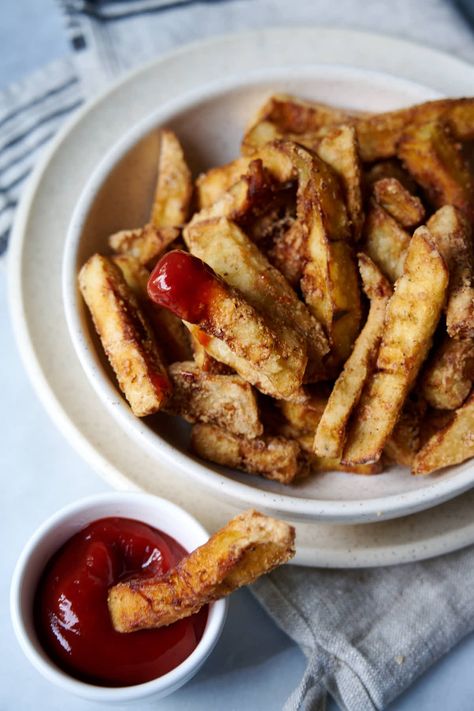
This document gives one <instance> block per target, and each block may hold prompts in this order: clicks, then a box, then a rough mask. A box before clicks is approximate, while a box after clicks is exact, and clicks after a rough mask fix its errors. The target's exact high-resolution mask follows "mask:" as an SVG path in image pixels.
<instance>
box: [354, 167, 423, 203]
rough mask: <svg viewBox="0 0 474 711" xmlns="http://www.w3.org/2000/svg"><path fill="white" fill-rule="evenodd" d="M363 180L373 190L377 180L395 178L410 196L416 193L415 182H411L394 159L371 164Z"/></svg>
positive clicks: (405, 171)
mask: <svg viewBox="0 0 474 711" xmlns="http://www.w3.org/2000/svg"><path fill="white" fill-rule="evenodd" d="M365 178H366V182H367V185H368V187H369V188H373V186H374V185H375V183H376V182H377V181H378V180H384V179H385V178H395V179H396V180H398V182H399V183H401V184H402V185H403V187H404V188H405V190H408V192H409V193H410V194H411V195H415V193H416V192H417V191H418V186H417V184H416V182H415V181H414V180H413V178H412V177H411V175H410V173H409V172H408V171H407V170H405V168H404V167H403V165H402V164H401V162H400V161H399V160H397V159H396V158H389V159H388V160H379V161H377V162H376V163H372V165H371V166H370V167H368V169H367V172H366V174H365Z"/></svg>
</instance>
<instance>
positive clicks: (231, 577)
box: [108, 510, 295, 632]
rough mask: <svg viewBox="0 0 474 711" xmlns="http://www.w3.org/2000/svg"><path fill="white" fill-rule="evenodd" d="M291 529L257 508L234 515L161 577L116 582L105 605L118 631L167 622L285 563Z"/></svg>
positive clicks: (292, 540) (290, 546) (292, 542)
mask: <svg viewBox="0 0 474 711" xmlns="http://www.w3.org/2000/svg"><path fill="white" fill-rule="evenodd" d="M294 554H295V529H294V528H293V527H292V526H289V525H288V524H287V523H284V522H283V521H278V520H276V519H274V518H271V517H270V516H265V515H264V514H261V513H259V512H258V511H252V510H251V511H246V512H245V513H242V514H239V515H238V516H236V517H235V518H233V519H232V520H231V521H229V523H227V524H226V526H224V528H222V529H220V530H219V531H217V533H215V534H214V535H213V536H212V537H211V538H210V539H209V541H207V543H205V544H204V545H202V546H201V547H200V548H197V549H196V550H195V551H193V552H192V553H190V554H189V555H187V556H185V557H184V558H183V559H182V560H181V561H180V562H179V563H178V565H177V566H176V567H175V568H172V569H171V570H169V571H168V572H167V573H165V574H164V575H163V576H162V577H160V578H151V579H143V578H142V579H140V578H138V579H136V580H131V581H129V582H126V583H119V584H118V585H114V586H113V587H112V588H111V589H110V591H109V597H108V605H109V612H110V615H111V618H112V623H113V625H114V627H115V629H116V630H117V631H118V632H133V631H136V630H139V629H150V628H153V627H163V626H165V625H170V624H172V623H173V622H176V621H177V620H180V619H182V618H183V617H189V616H190V615H192V614H194V613H195V612H198V611H199V610H200V609H201V608H202V607H203V606H204V605H207V604H208V603H210V602H213V601H214V600H218V599H220V598H222V597H225V596H226V595H229V594H230V593H231V592H233V591H234V590H236V589H237V588H240V587H242V585H249V584H250V583H253V582H254V581H255V580H256V579H257V578H259V577H260V576H261V575H264V574H265V573H268V572H270V570H273V569H274V568H276V567H277V566H279V565H282V564H283V563H287V562H288V561H289V560H290V559H291V558H292V557H293V556H294Z"/></svg>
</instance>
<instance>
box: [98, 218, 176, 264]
mask: <svg viewBox="0 0 474 711" xmlns="http://www.w3.org/2000/svg"><path fill="white" fill-rule="evenodd" d="M178 237H179V230H178V229H176V228H175V227H155V226H154V225H145V227H139V228H138V229H136V230H122V231H121V232H116V233H115V234H113V235H111V236H110V237H109V245H110V247H111V248H112V249H113V250H114V252H117V253H118V254H124V255H126V256H130V257H134V258H135V259H138V261H139V262H140V264H143V266H145V267H148V268H150V269H151V268H153V267H154V266H155V264H156V261H157V259H158V257H159V256H160V254H162V253H163V252H164V251H165V249H166V248H167V247H169V246H170V244H172V243H173V242H174V241H175V240H176V239H177V238H178Z"/></svg>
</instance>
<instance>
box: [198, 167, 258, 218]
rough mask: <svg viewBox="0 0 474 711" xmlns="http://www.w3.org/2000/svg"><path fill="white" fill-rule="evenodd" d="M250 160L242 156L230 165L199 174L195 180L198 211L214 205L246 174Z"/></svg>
mask: <svg viewBox="0 0 474 711" xmlns="http://www.w3.org/2000/svg"><path fill="white" fill-rule="evenodd" d="M251 160H252V159H251V158H245V157H243V156H242V157H241V158H237V159H236V160H233V161H232V162H231V163H227V164H226V165H221V166H218V167H217V168H211V169H210V170H208V171H207V172H206V173H201V175H200V176H199V177H198V178H197V179H196V193H197V201H198V207H199V209H200V210H202V209H203V208H206V207H210V206H211V205H214V203H215V202H217V200H219V199H220V198H221V197H222V196H223V195H224V193H226V192H227V191H228V190H229V188H230V187H231V186H232V185H234V183H236V182H237V181H238V180H239V178H241V176H242V175H243V174H244V173H246V172H247V170H248V167H249V163H250V161H251Z"/></svg>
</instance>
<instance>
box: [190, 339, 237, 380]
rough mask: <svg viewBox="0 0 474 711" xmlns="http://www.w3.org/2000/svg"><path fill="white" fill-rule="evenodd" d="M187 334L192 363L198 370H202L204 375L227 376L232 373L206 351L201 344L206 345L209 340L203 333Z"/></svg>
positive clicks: (230, 369) (226, 366)
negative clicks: (192, 357)
mask: <svg viewBox="0 0 474 711" xmlns="http://www.w3.org/2000/svg"><path fill="white" fill-rule="evenodd" d="M188 333H189V336H190V338H191V347H192V349H193V355H194V362H195V363H196V365H197V367H198V368H199V370H203V371H204V372H206V373H216V374H219V373H220V374H221V375H228V374H229V373H232V372H233V370H232V368H229V366H228V365H225V364H224V363H220V362H219V361H218V360H216V359H215V358H213V357H212V356H211V355H209V353H208V352H207V351H206V349H205V348H204V346H203V343H206V344H207V343H208V340H209V338H208V336H207V335H206V334H205V333H204V332H203V331H199V330H197V331H195V332H194V334H192V333H190V332H188Z"/></svg>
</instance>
